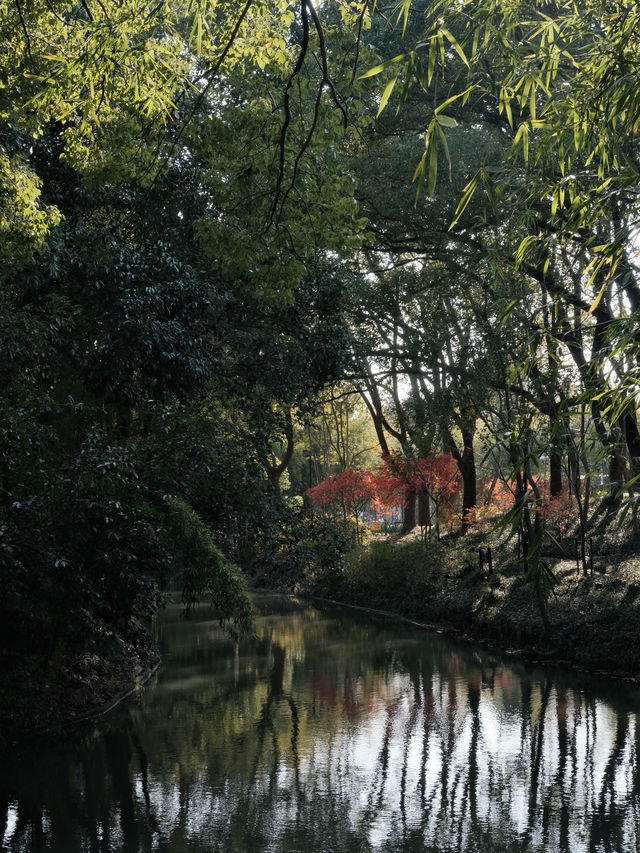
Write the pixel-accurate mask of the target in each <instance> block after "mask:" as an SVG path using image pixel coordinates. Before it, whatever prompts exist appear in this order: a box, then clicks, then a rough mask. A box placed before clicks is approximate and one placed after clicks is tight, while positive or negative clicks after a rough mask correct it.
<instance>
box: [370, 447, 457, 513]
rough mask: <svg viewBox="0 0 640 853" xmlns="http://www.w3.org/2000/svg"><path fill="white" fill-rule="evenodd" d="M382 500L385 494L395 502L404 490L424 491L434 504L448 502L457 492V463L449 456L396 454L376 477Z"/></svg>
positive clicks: (383, 465) (391, 456)
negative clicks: (435, 502) (410, 456)
mask: <svg viewBox="0 0 640 853" xmlns="http://www.w3.org/2000/svg"><path fill="white" fill-rule="evenodd" d="M377 481H378V483H380V484H381V487H380V486H379V488H378V494H379V496H380V498H381V499H384V496H386V495H388V496H389V498H391V499H392V500H395V501H397V499H398V498H399V497H403V496H404V495H406V493H407V491H409V490H412V491H416V492H420V491H425V492H428V493H429V495H430V496H431V497H432V498H433V499H434V500H435V501H438V502H440V501H447V500H448V499H449V498H451V497H453V495H455V494H456V493H457V491H458V487H459V485H460V472H459V470H458V463H457V462H456V460H455V459H454V458H453V456H451V455H450V454H448V453H444V454H442V455H441V456H422V457H419V458H417V459H410V458H407V457H406V456H402V455H400V454H399V453H392V454H389V456H387V457H386V458H385V459H384V461H383V463H382V466H381V468H380V472H379V474H378V477H377Z"/></svg>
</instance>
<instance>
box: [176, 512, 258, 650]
mask: <svg viewBox="0 0 640 853" xmlns="http://www.w3.org/2000/svg"><path fill="white" fill-rule="evenodd" d="M169 527H170V530H171V531H172V532H174V533H175V534H176V536H177V541H178V542H179V545H180V547H179V551H178V553H177V555H176V562H177V564H178V565H179V566H180V568H181V575H182V577H181V580H180V582H179V584H180V588H181V589H182V600H183V602H184V605H185V609H186V612H187V613H188V612H189V611H190V610H191V608H192V607H193V606H194V605H195V604H197V603H198V602H199V601H202V600H203V599H205V600H208V601H209V602H210V603H211V604H212V605H213V607H215V608H216V610H218V611H219V612H220V613H221V617H220V622H221V623H223V622H225V621H229V622H230V630H231V631H232V632H233V634H234V635H236V636H237V635H240V634H245V633H247V632H248V631H249V630H250V629H251V626H252V616H251V605H250V602H249V597H248V595H247V587H246V582H245V580H244V577H243V576H242V573H241V571H240V569H239V568H238V567H237V566H234V565H233V564H231V563H229V562H227V560H225V558H224V556H223V554H222V552H221V551H220V549H219V548H218V547H217V546H216V544H215V543H214V541H213V537H212V535H211V531H210V530H209V528H208V527H207V525H206V524H205V523H204V522H203V520H202V519H201V518H200V517H199V516H198V514H197V513H196V512H195V510H194V509H193V507H190V506H189V505H188V504H187V503H186V502H185V501H183V500H180V499H178V498H173V499H172V500H171V501H170V502H169Z"/></svg>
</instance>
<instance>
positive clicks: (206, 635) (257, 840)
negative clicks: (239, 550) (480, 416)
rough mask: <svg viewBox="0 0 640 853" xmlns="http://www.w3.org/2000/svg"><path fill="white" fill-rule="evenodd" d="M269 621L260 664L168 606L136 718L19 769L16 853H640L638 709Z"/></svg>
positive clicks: (412, 647) (288, 611) (613, 688)
mask: <svg viewBox="0 0 640 853" xmlns="http://www.w3.org/2000/svg"><path fill="white" fill-rule="evenodd" d="M256 606H257V612H258V618H257V623H256V624H257V636H256V638H255V639H254V640H251V641H247V642H243V643H241V644H240V646H239V647H234V644H233V643H232V642H230V641H229V640H228V639H227V638H226V636H225V634H224V633H223V632H222V631H221V630H220V628H219V627H218V624H217V622H216V621H212V620H211V618H210V614H209V612H208V611H207V610H205V609H201V610H199V611H197V612H196V614H195V617H194V618H190V619H189V620H184V619H182V618H181V617H180V609H179V608H178V607H177V606H172V607H169V608H168V609H167V610H166V611H165V612H164V613H163V614H162V615H161V616H160V618H159V619H158V622H157V625H156V631H157V639H158V642H159V644H160V646H161V648H162V650H163V655H164V663H163V666H162V667H161V669H160V670H159V672H158V673H157V675H156V676H155V677H154V680H153V681H152V682H151V683H149V684H148V685H147V687H146V688H145V690H144V691H143V692H142V694H141V695H140V696H139V697H138V699H137V700H135V701H133V702H130V703H128V704H127V705H126V706H121V707H120V708H119V709H118V710H116V711H115V712H113V713H112V714H111V715H109V716H108V717H107V718H106V719H103V720H102V721H100V723H98V724H95V725H94V726H93V727H91V728H90V729H89V730H86V729H85V730H84V732H82V733H76V734H75V735H74V736H69V735H67V736H66V737H65V738H64V739H61V738H60V737H56V738H51V739H50V740H40V741H38V742H37V743H34V744H31V745H29V746H27V747H22V748H20V749H18V750H15V751H13V752H12V753H10V754H9V755H8V756H4V761H3V765H2V767H0V842H1V846H0V849H1V850H2V851H3V853H5V851H11V853H14V851H30V853H40V851H55V853H75V851H127V853H128V851H155V850H158V851H171V853H183V851H192V853H204V851H207V853H211V852H212V851H221V853H222V851H224V853H235V852H236V851H238V853H257V851H261V853H262V851H265V853H266V851H269V853H271V852H272V851H273V853H276V851H277V852H278V853H285V851H286V853H316V851H317V852H318V853H320V851H322V853H325V851H326V853H333V851H335V853H338V851H340V853H347V851H349V852H350V851H353V853H367V851H380V853H383V851H384V852H385V853H386V852H387V851H403V853H414V851H422V852H423V853H424V851H427V852H428V853H430V851H442V853H445V851H464V853H467V851H468V852H469V853H471V851H474V853H475V851H478V853H492V851H509V853H518V851H580V853H582V851H616V853H619V851H621V852H622V853H626V851H637V850H640V827H639V821H640V766H639V764H638V740H639V739H640V725H639V720H640V716H639V712H640V691H639V690H638V689H636V688H630V687H626V686H624V685H617V684H615V683H609V682H607V681H598V680H595V679H589V678H586V677H581V676H579V675H575V674H570V673H564V672H562V671H561V670H555V669H544V668H534V667H530V666H526V665H524V664H522V663H520V662H518V661H516V660H514V659H510V658H507V657H500V656H498V655H496V654H494V653H492V652H488V651H487V650H485V649H481V648H474V647H473V646H470V645H465V644H463V643H460V642H455V641H452V640H450V639H447V638H443V637H442V636H439V635H437V634H433V633H429V632H426V631H422V630H420V629H418V628H414V627H412V626H411V625H406V624H403V623H401V622H397V621H393V620H388V619H384V618H382V617H371V616H368V615H365V614H361V613H355V612H353V611H349V610H344V609H337V608H330V607H324V606H318V605H313V606H310V605H307V604H303V603H299V602H296V601H293V600H289V599H282V598H277V597H273V596H258V597H256Z"/></svg>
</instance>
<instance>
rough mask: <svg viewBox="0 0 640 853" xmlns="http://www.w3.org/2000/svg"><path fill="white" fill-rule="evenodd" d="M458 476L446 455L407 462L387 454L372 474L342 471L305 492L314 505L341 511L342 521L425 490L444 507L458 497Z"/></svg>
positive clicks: (381, 508) (382, 507) (454, 464)
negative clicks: (364, 510) (409, 493)
mask: <svg viewBox="0 0 640 853" xmlns="http://www.w3.org/2000/svg"><path fill="white" fill-rule="evenodd" d="M459 485H460V474H459V471H458V466H457V463H456V461H455V459H454V458H453V457H452V456H450V455H448V454H446V455H443V456H428V457H422V458H420V459H407V458H406V457H404V456H401V455H400V454H390V455H388V456H386V457H385V458H384V459H383V462H382V465H381V466H380V468H379V469H378V471H377V472H376V473H375V474H374V473H372V472H371V471H360V470H358V469H357V468H345V470H344V471H343V472H342V473H341V474H331V475H329V477H327V478H326V480H323V481H322V482H321V483H319V484H318V485H317V486H312V487H311V488H310V489H308V490H307V494H308V495H309V497H310V498H311V500H312V502H313V503H314V505H315V506H318V507H323V508H324V509H328V510H333V511H334V512H342V514H343V515H344V516H345V518H346V517H347V516H348V515H355V514H357V513H358V512H360V511H362V510H363V509H365V508H366V507H367V506H370V505H371V506H373V507H374V508H375V509H376V510H378V511H379V512H383V511H384V510H386V509H388V508H390V507H393V506H396V505H397V504H398V503H401V502H402V501H403V500H404V499H405V497H406V496H407V493H408V492H409V491H416V492H420V491H425V492H427V493H428V494H429V495H430V497H431V498H432V499H433V500H434V501H436V502H437V503H438V504H442V505H443V507H444V506H445V505H446V504H447V503H448V502H450V501H451V500H452V499H453V498H454V497H455V495H456V494H457V491H458V487H459Z"/></svg>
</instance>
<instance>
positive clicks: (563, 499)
mask: <svg viewBox="0 0 640 853" xmlns="http://www.w3.org/2000/svg"><path fill="white" fill-rule="evenodd" d="M538 512H539V513H540V515H541V516H542V518H543V519H544V523H545V526H546V527H547V529H548V530H550V531H552V532H553V533H554V535H555V536H556V537H557V538H558V539H559V540H562V539H563V538H564V536H566V534H567V533H568V532H569V531H570V530H571V529H572V528H573V527H574V526H575V525H576V524H577V523H578V505H577V502H576V500H575V498H574V497H573V495H570V494H569V492H568V491H566V492H561V493H560V494H559V495H555V496H554V497H553V498H551V500H548V501H546V502H545V503H543V504H542V506H541V507H540V508H539V509H538Z"/></svg>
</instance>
